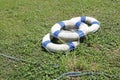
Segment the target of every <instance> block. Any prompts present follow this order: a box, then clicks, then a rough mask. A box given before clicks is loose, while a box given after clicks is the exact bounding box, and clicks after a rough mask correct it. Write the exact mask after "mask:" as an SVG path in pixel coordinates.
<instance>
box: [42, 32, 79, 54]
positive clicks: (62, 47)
mask: <svg viewBox="0 0 120 80" xmlns="http://www.w3.org/2000/svg"><path fill="white" fill-rule="evenodd" d="M78 45H79V42H78V41H73V42H68V43H66V44H55V43H52V42H51V36H50V33H48V34H47V35H45V36H44V37H43V40H42V46H43V47H44V48H45V49H46V50H47V51H51V52H56V51H67V50H73V49H74V48H76V47H77V46H78Z"/></svg>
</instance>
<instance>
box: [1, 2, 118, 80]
mask: <svg viewBox="0 0 120 80" xmlns="http://www.w3.org/2000/svg"><path fill="white" fill-rule="evenodd" d="M119 9H120V1H119V0H74V1H72V0H0V53H4V54H8V55H11V56H14V57H17V58H22V59H25V60H27V61H31V62H36V63H39V64H41V65H37V64H36V65H33V64H30V63H23V62H16V61H13V60H10V59H7V58H4V57H2V56H0V80H53V79H55V78H56V77H58V76H60V75H61V74H62V73H64V72H69V71H100V72H105V73H108V74H110V75H120V23H119V22H120V10H119ZM83 15H85V16H91V17H95V18H96V19H98V20H99V21H100V22H101V28H100V29H99V31H97V32H96V33H94V34H88V35H87V36H86V40H85V41H84V42H83V43H81V44H80V45H79V47H78V48H77V49H75V50H74V51H71V52H65V53H54V54H51V53H48V52H46V51H44V50H43V49H42V48H41V39H42V38H43V36H44V35H45V34H47V33H48V32H49V31H50V28H51V27H52V25H54V24H55V23H56V22H58V21H62V20H66V19H70V18H72V17H77V16H83ZM66 79H68V80H79V79H80V80H93V79H94V80H95V79H97V80H109V78H107V77H105V76H103V75H102V76H83V77H77V78H71V79H70V78H66ZM66 79H65V80H66ZM111 80H114V79H111Z"/></svg>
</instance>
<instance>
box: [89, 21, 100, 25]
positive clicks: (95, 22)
mask: <svg viewBox="0 0 120 80" xmlns="http://www.w3.org/2000/svg"><path fill="white" fill-rule="evenodd" d="M91 24H98V25H100V23H99V22H97V21H94V22H92V23H91Z"/></svg>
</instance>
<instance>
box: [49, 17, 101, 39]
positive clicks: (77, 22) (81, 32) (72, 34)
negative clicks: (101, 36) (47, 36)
mask: <svg viewBox="0 0 120 80" xmlns="http://www.w3.org/2000/svg"><path fill="white" fill-rule="evenodd" d="M83 23H86V24H88V25H91V26H87V25H86V24H83ZM99 24H100V23H99V21H97V20H96V19H95V18H92V17H85V16H82V17H76V18H72V19H70V20H66V21H61V22H58V23H56V24H55V25H53V27H52V28H51V35H52V36H54V37H55V38H58V39H62V40H78V39H79V38H80V37H83V36H85V35H87V34H88V33H90V32H95V31H97V30H98V28H99V27H100V25H99ZM71 28H72V29H73V28H78V30H77V31H62V29H71Z"/></svg>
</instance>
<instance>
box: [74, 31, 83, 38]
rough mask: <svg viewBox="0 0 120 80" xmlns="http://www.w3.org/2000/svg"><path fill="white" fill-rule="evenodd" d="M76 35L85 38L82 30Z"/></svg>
mask: <svg viewBox="0 0 120 80" xmlns="http://www.w3.org/2000/svg"><path fill="white" fill-rule="evenodd" d="M76 33H77V34H78V35H79V37H83V36H85V35H84V33H83V31H81V30H78V31H76Z"/></svg>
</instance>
